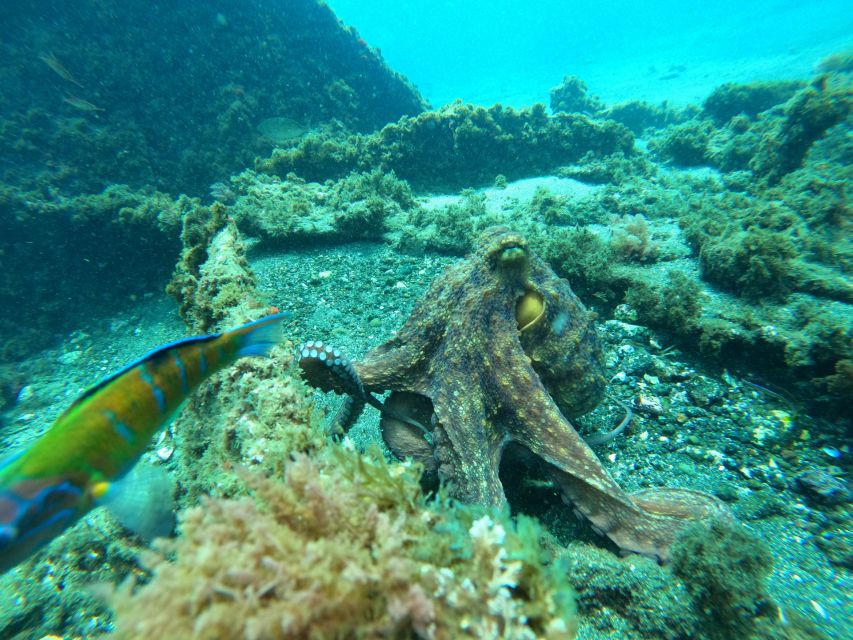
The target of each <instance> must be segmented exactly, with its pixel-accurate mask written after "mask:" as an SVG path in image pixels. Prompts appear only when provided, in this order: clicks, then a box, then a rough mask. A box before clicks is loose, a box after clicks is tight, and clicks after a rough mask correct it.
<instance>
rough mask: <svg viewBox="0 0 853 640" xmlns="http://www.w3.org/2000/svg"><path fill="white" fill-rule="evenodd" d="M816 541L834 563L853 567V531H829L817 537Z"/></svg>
mask: <svg viewBox="0 0 853 640" xmlns="http://www.w3.org/2000/svg"><path fill="white" fill-rule="evenodd" d="M815 542H816V543H817V546H818V547H820V550H821V551H823V552H824V554H826V558H827V560H829V561H830V562H831V563H832V564H834V565H837V566H839V567H845V568H847V569H853V533H850V532H849V531H841V532H839V533H835V532H832V533H830V532H827V533H824V534H823V535H821V536H818V537H817V538H815Z"/></svg>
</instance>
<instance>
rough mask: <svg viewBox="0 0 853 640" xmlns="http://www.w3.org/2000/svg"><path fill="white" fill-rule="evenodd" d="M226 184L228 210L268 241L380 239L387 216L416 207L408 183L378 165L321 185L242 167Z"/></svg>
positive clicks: (239, 221) (242, 225)
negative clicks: (229, 201) (230, 196)
mask: <svg viewBox="0 0 853 640" xmlns="http://www.w3.org/2000/svg"><path fill="white" fill-rule="evenodd" d="M231 186H232V188H233V189H234V192H235V196H234V203H233V205H232V206H231V208H230V209H229V211H230V213H231V215H232V216H233V217H234V219H235V220H236V221H237V222H238V224H239V225H240V227H241V228H242V229H243V230H245V231H246V233H248V234H249V235H253V236H258V237H259V238H261V239H262V240H264V241H265V242H268V243H271V244H281V243H283V242H288V241H294V240H301V241H305V240H307V241H311V242H320V241H326V242H329V241H342V242H352V241H356V240H379V239H381V238H382V236H383V234H384V232H385V231H386V229H387V226H388V224H389V221H390V220H391V219H392V218H394V217H397V216H400V215H401V214H403V213H404V212H405V213H408V212H412V211H414V210H416V209H417V203H416V201H415V199H414V196H413V195H412V192H411V189H410V188H409V185H408V184H407V183H405V182H403V181H401V180H399V179H397V177H396V176H395V175H394V173H393V172H391V173H387V174H386V173H384V172H382V171H379V170H374V171H371V172H366V173H359V172H355V173H352V174H350V175H348V176H346V177H344V178H342V179H340V180H337V181H328V182H326V183H324V184H320V183H317V182H306V181H305V180H303V179H301V178H299V177H297V176H296V175H294V174H290V175H288V176H287V177H286V178H285V179H284V180H282V179H280V178H278V177H276V176H270V175H266V174H262V173H261V174H259V173H255V172H254V171H245V172H243V173H242V174H240V175H238V176H235V177H234V178H232V180H231Z"/></svg>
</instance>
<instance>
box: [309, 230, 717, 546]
mask: <svg viewBox="0 0 853 640" xmlns="http://www.w3.org/2000/svg"><path fill="white" fill-rule="evenodd" d="M314 344H315V347H316V343H314ZM320 344H322V343H320ZM324 347H325V348H328V345H324ZM317 351H318V354H319V350H317ZM304 353H305V351H304V350H303V351H300V365H301V366H302V368H303V372H305V374H306V379H307V380H308V382H309V383H311V384H313V385H314V386H316V387H318V388H320V389H323V390H326V391H336V392H337V393H353V394H362V395H361V398H362V399H363V400H364V401H365V402H366V403H368V404H371V405H373V406H376V407H377V408H379V409H380V410H381V411H382V412H383V418H382V419H383V422H384V423H385V425H386V428H385V429H383V438H384V439H385V441H386V444H388V446H389V448H390V449H391V451H392V452H393V453H395V455H398V456H406V457H413V458H415V459H418V460H419V461H420V462H421V463H422V464H423V465H424V466H425V467H426V468H428V469H429V470H430V472H431V473H435V475H436V476H437V477H438V478H439V479H440V480H441V481H442V482H445V483H446V484H447V485H448V487H449V489H450V491H451V493H452V494H453V495H454V497H456V498H457V499H459V500H462V501H467V502H477V503H481V504H485V505H496V506H500V505H502V504H504V503H505V502H506V497H505V495H504V491H503V486H502V485H501V480H500V477H499V473H498V472H499V467H500V462H501V456H502V455H503V452H504V449H505V448H506V446H507V445H508V444H509V443H515V444H517V445H520V446H522V447H524V448H526V449H527V450H528V451H529V452H530V453H531V454H532V455H534V456H537V457H538V458H539V459H540V460H541V462H542V464H544V465H546V466H547V469H548V470H549V471H550V473H551V475H552V477H553V478H554V481H555V483H556V485H557V486H558V487H559V488H560V490H561V491H562V493H563V498H564V501H565V502H566V503H567V504H569V505H571V507H572V508H573V509H575V510H576V511H577V512H578V513H580V514H581V515H582V516H583V517H584V518H585V519H586V520H588V521H589V522H590V524H591V525H592V527H593V528H594V529H595V530H597V531H600V532H602V534H603V535H605V536H607V537H608V538H609V539H610V540H611V541H613V542H614V543H615V544H616V545H617V546H618V547H619V549H620V550H621V551H625V552H633V553H641V554H644V555H647V556H650V557H653V558H657V559H658V560H660V561H663V562H665V561H667V560H668V558H669V547H670V545H671V544H672V542H673V541H674V540H675V538H676V537H677V536H678V534H679V532H680V531H681V530H682V529H683V528H684V527H685V526H686V525H688V524H692V523H694V522H696V521H707V520H710V519H712V518H719V517H723V518H730V517H731V515H730V513H729V511H728V509H727V507H726V506H725V505H724V504H723V503H722V502H720V501H719V500H718V499H717V498H715V497H714V496H711V495H709V494H705V493H702V492H699V491H692V490H688V489H668V488H661V489H646V490H643V491H640V492H637V493H634V494H629V493H627V492H626V491H624V490H623V489H622V488H621V487H620V486H619V485H618V484H617V483H616V481H615V480H613V478H612V477H611V476H610V474H609V473H608V472H607V470H606V469H605V468H604V467H603V466H602V464H601V462H600V461H599V460H598V458H597V457H596V455H595V453H594V452H593V451H592V449H590V447H589V446H588V444H587V443H586V442H584V440H583V438H582V437H581V436H580V435H579V434H578V432H577V431H576V430H575V428H574V427H573V425H572V423H571V420H572V419H573V418H576V417H578V416H581V415H583V414H585V413H587V412H589V411H590V410H592V409H593V408H595V406H596V405H598V404H599V403H600V402H601V400H602V399H603V397H604V391H605V386H606V382H607V377H606V375H605V367H604V356H603V352H602V349H601V345H600V343H599V341H598V337H597V334H596V330H595V314H594V313H592V312H590V311H589V310H587V309H586V308H585V307H584V306H583V304H582V303H581V301H580V300H579V299H578V298H577V296H576V295H575V294H574V292H573V291H572V290H571V287H570V286H569V283H568V282H566V281H565V280H563V279H561V278H559V277H558V276H557V275H556V274H555V273H554V272H553V271H552V270H551V268H550V267H549V266H548V265H547V264H545V262H543V261H542V260H541V259H539V258H538V257H537V256H536V255H535V254H534V253H533V252H532V251H531V249H530V247H529V245H528V243H527V241H526V240H525V239H524V238H523V237H522V236H521V235H519V234H517V233H513V232H512V231H510V230H508V229H506V228H504V227H494V228H492V229H489V230H487V231H486V232H485V233H484V234H483V235H482V236H481V237H480V239H479V241H478V242H477V245H476V249H475V250H474V252H473V253H472V254H471V255H470V256H468V257H467V258H466V259H465V260H463V261H460V262H459V263H457V264H454V265H452V266H451V267H449V268H448V269H447V270H446V271H445V272H444V273H443V274H442V275H441V276H440V277H438V278H436V280H435V281H434V282H433V283H432V284H431V285H430V287H429V290H428V291H427V293H426V294H425V296H424V297H423V299H422V300H421V301H420V302H419V303H418V304H417V305H416V306H415V308H414V309H413V310H412V313H411V314H410V316H409V318H408V319H407V320H406V322H405V323H404V324H403V326H402V327H401V328H400V330H399V331H398V333H397V334H396V335H395V336H394V337H393V338H392V339H391V340H389V341H388V342H386V343H384V344H382V345H379V346H378V347H376V348H374V349H373V350H372V351H370V352H369V353H367V355H365V356H364V358H362V359H361V360H359V361H356V362H352V363H351V366H350V367H349V368H345V369H344V371H343V372H338V371H333V372H332V373H331V374H330V373H329V372H328V371H323V369H322V367H326V366H328V365H326V364H324V365H322V367H319V365H318V364H317V362H316V361H315V359H314V356H312V353H313V352H312V351H311V350H310V349H309V350H308V352H307V358H306V357H305V356H304V355H303V354H304ZM302 360H305V362H304V363H303V362H302ZM318 367H319V368H318ZM330 376H331V377H330ZM387 391H391V392H392V394H391V396H390V397H391V398H395V401H394V402H392V403H390V404H389V405H388V406H385V405H383V404H382V403H381V401H379V400H378V399H377V398H376V397H374V395H373V394H381V393H384V392H387ZM414 398H419V400H417V401H415V400H413V399H414ZM413 402H417V403H420V404H421V408H420V409H417V410H415V409H414V408H413V405H412V404H411V403H413ZM427 407H428V410H427V409H426V408H427ZM628 419H630V415H628ZM395 420H396V422H395ZM424 422H428V423H429V424H423V423H424ZM625 424H627V422H625ZM622 428H624V426H623V427H622ZM618 432H619V429H617V430H616V431H615V432H614V433H618ZM603 437H604V438H608V437H610V436H609V434H605V435H604V436H603Z"/></svg>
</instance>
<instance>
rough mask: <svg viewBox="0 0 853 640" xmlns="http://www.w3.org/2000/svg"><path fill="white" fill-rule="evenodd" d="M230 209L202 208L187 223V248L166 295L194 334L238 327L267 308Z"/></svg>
mask: <svg viewBox="0 0 853 640" xmlns="http://www.w3.org/2000/svg"><path fill="white" fill-rule="evenodd" d="M225 211H226V210H225V207H224V206H223V205H222V204H219V203H215V204H213V205H212V206H211V207H210V208H207V207H198V208H196V209H195V210H194V211H192V212H191V213H190V214H188V215H187V216H186V218H185V219H184V229H183V232H182V233H181V241H182V242H183V245H184V249H183V251H182V254H181V259H180V260H179V262H178V264H177V266H176V267H175V273H174V275H173V276H172V280H171V282H169V285H168V286H167V287H166V291H167V292H168V293H169V294H170V295H171V296H172V297H173V298H175V300H176V301H177V302H178V305H179V307H178V311H179V313H180V314H181V317H182V318H183V319H184V321H185V322H186V323H187V325H189V327H190V329H191V330H192V332H193V333H196V334H198V333H210V332H211V331H213V330H224V329H226V328H230V327H233V326H237V325H239V324H242V323H244V322H246V321H247V320H250V319H252V316H253V315H258V313H257V312H258V310H259V309H262V308H263V306H264V305H263V304H262V303H261V301H260V299H259V296H258V294H257V292H256V290H255V275H254V273H253V272H252V270H251V268H250V267H249V264H248V262H247V261H246V256H245V254H246V248H245V246H244V244H243V243H242V240H241V238H240V233H239V231H238V230H237V226H236V224H235V223H234V222H233V220H230V219H228V217H227V216H226V214H225Z"/></svg>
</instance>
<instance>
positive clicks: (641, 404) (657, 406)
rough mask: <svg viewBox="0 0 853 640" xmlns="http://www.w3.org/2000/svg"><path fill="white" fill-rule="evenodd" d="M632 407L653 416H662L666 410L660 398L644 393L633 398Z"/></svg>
mask: <svg viewBox="0 0 853 640" xmlns="http://www.w3.org/2000/svg"><path fill="white" fill-rule="evenodd" d="M634 408H635V409H636V410H637V411H641V412H643V413H648V414H650V415H653V416H662V415H663V414H664V413H665V412H666V411H665V409H664V408H663V402H661V399H660V398H658V397H657V396H652V395H645V394H640V395H639V396H637V397H636V398H635V399H634Z"/></svg>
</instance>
